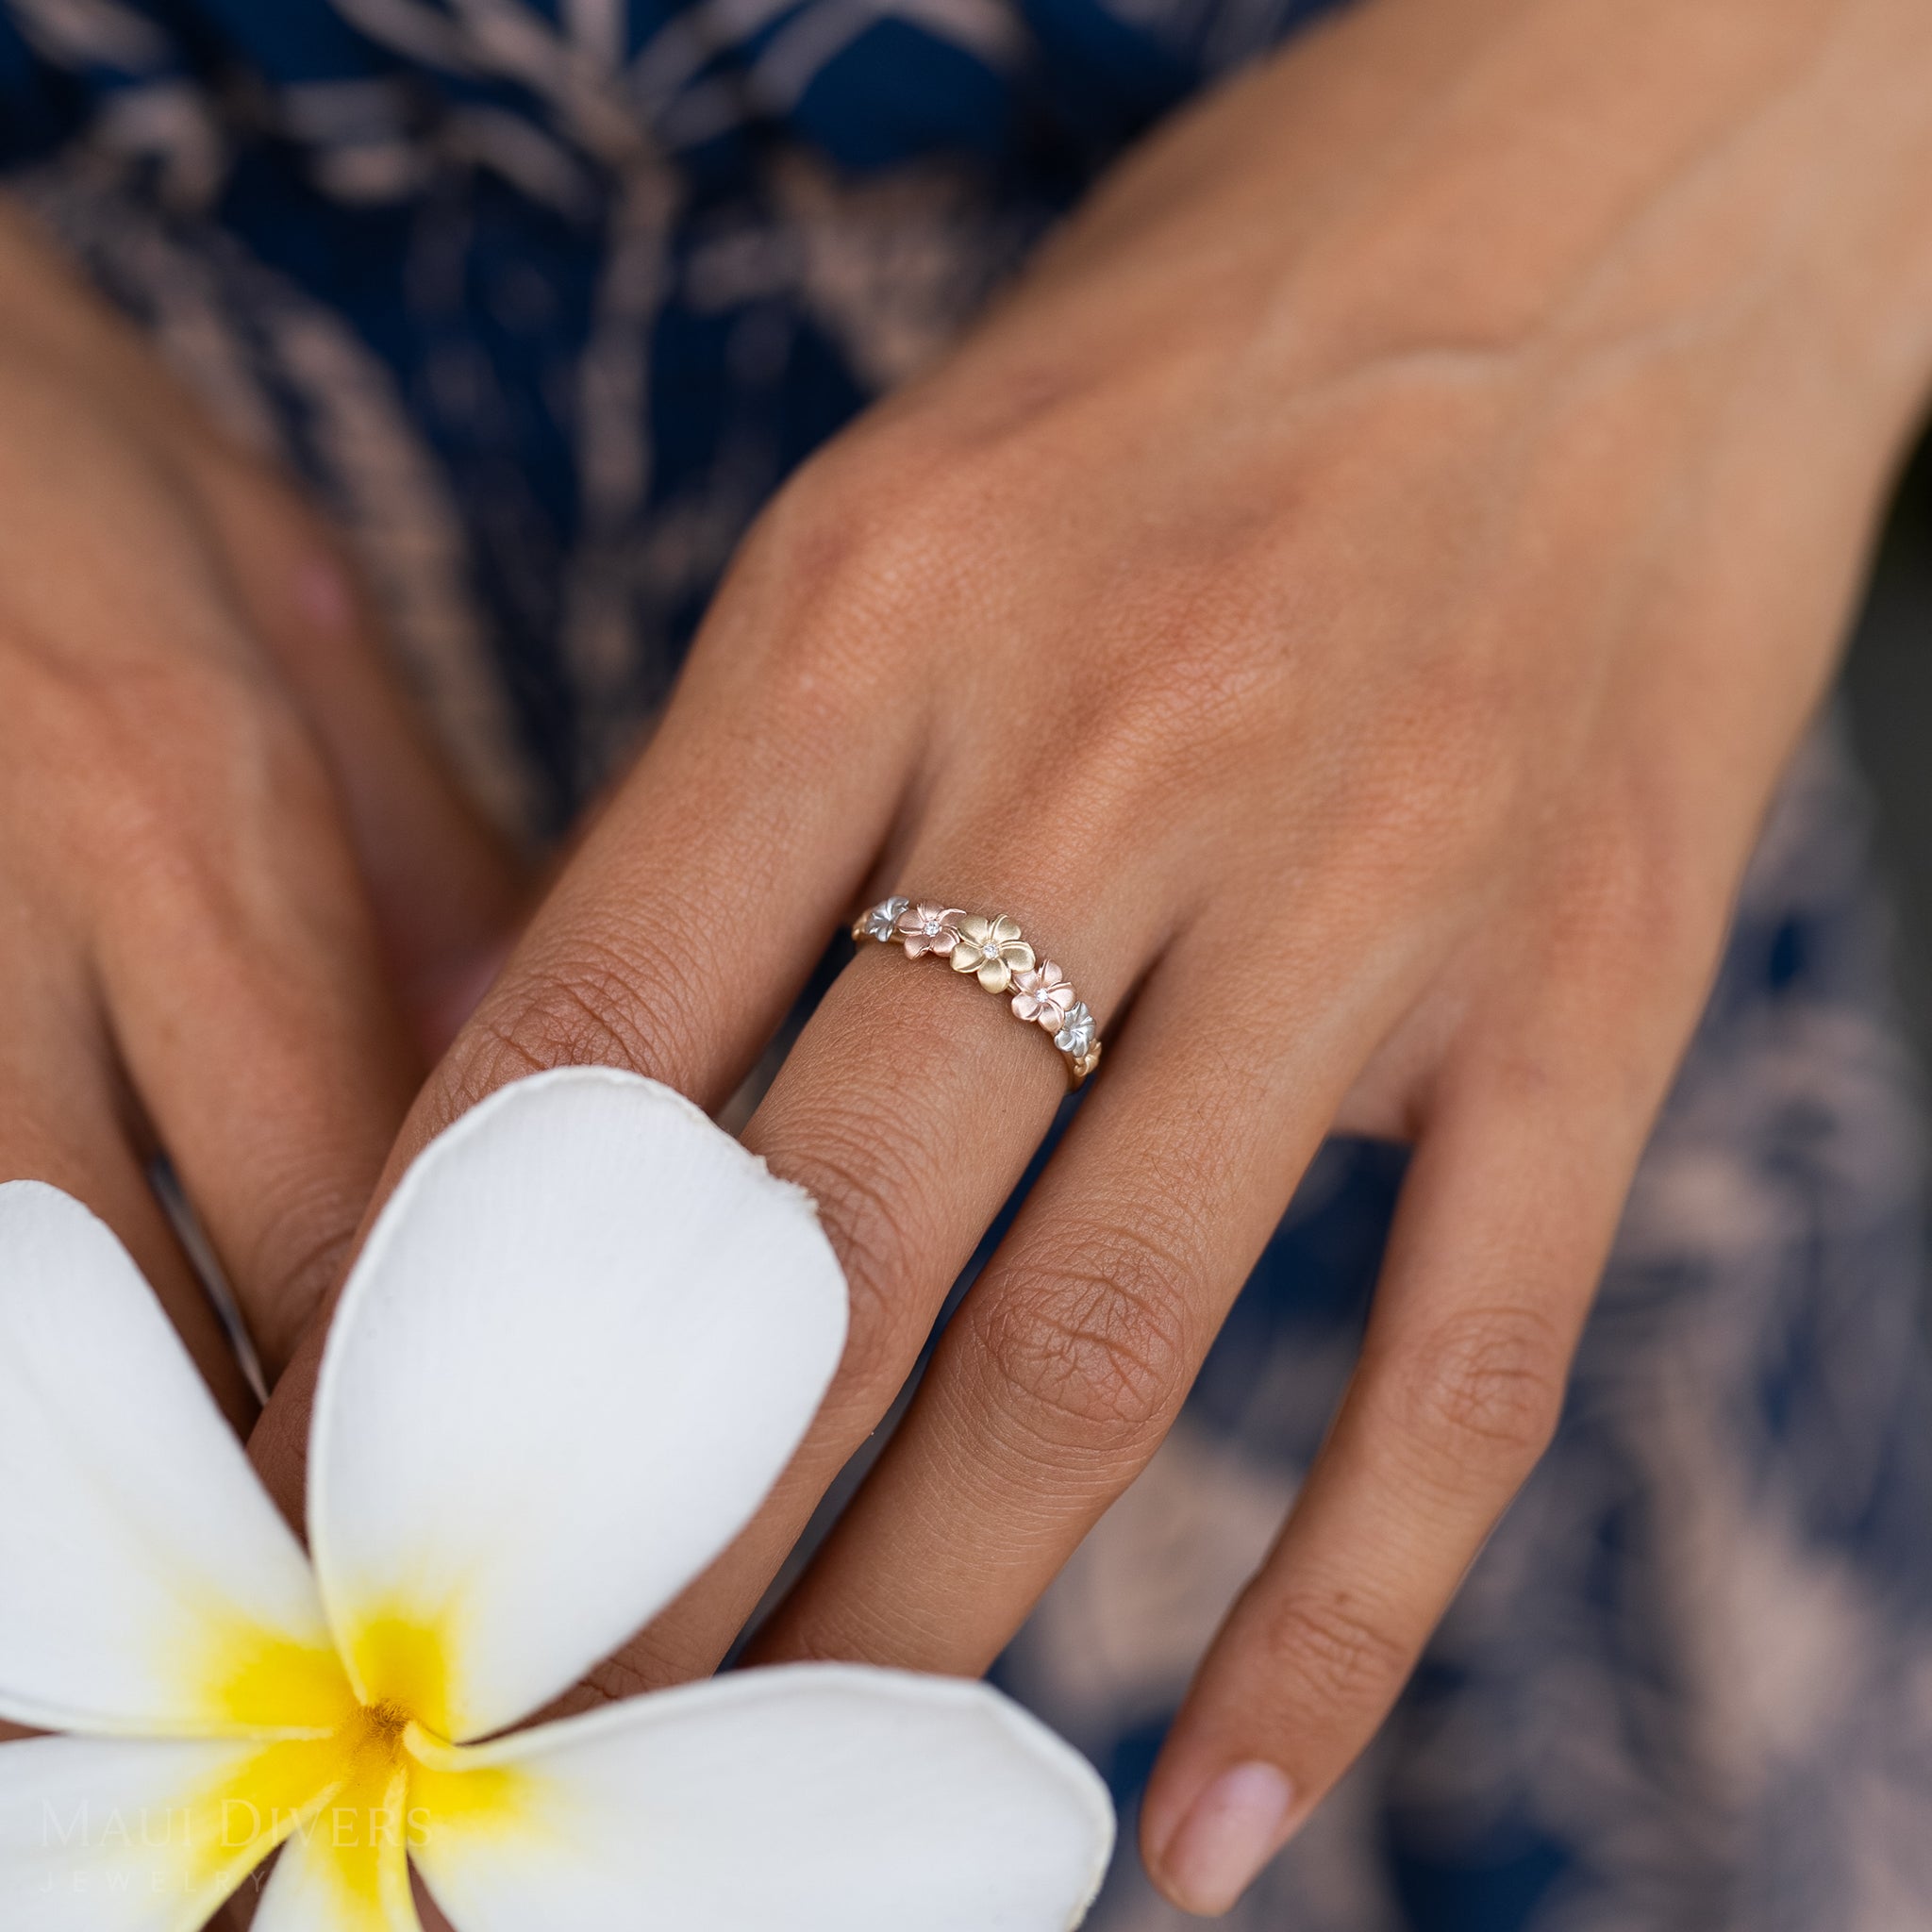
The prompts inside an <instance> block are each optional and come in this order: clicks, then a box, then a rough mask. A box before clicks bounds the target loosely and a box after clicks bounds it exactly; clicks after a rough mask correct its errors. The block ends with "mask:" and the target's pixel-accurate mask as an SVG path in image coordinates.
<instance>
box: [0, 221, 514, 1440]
mask: <svg viewBox="0 0 1932 1932" xmlns="http://www.w3.org/2000/svg"><path fill="white" fill-rule="evenodd" d="M0 290H4V291H5V295H4V298H0V915H4V918H0V1088H4V1091H5V1092H6V1094H7V1107H6V1109H5V1116H4V1119H0V1173H4V1174H8V1176H35V1177H39V1178H42V1179H46V1180H49V1181H53V1182H55V1183H57V1184H58V1185H59V1186H60V1187H63V1188H66V1189H67V1190H69V1191H71V1192H73V1193H75V1194H76V1195H78V1196H79V1197H80V1198H81V1199H82V1200H84V1201H86V1202H87V1203H88V1204H89V1205H90V1206H91V1207H92V1208H95V1209H96V1211H98V1212H99V1213H100V1214H102V1215H103V1216H104V1217H105V1218H106V1219H107V1220H108V1222H109V1223H111V1224H112V1225H113V1226H114V1228H115V1230H116V1232H117V1233H118V1234H119V1235H120V1236H121V1238H122V1239H123V1240H124V1241H125V1242H126V1243H127V1245H128V1246H129V1248H130V1249H132V1251H133V1253H134V1255H135V1257H136V1259H137V1261H138V1262H139V1263H140V1265H141V1267H142V1270H143V1272H144V1273H145V1274H146V1275H147V1277H148V1279H149V1280H150V1281H152V1282H154V1283H155V1284H156V1285H157V1287H158V1290H159V1291H160V1293H161V1295H162V1297H163V1299H164V1300H165V1301H166V1303H167V1305H168V1307H169V1310H170V1312H171V1314H172V1315H173V1317H174V1319H175V1323H176V1324H177V1325H178V1326H179V1327H180V1328H181V1330H182V1331H183V1333H184V1335H185V1336H186V1338H187V1339H188V1340H189V1341H190V1342H191V1344H192V1347H193V1348H194V1351H195V1354H196V1356H197V1358H198V1359H199V1361H200V1362H201V1365H202V1368H203V1371H204V1373H205V1374H207V1375H208V1378H209V1381H210V1383H211V1385H212V1386H213V1387H214V1389H215V1391H216V1393H217V1394H218V1396H219V1397H220V1398H221V1400H222V1401H223V1403H224V1405H225V1407H226V1408H227V1409H228V1411H229V1413H230V1415H231V1416H233V1417H234V1418H235V1420H236V1421H237V1423H238V1424H242V1423H244V1422H245V1421H246V1420H248V1419H250V1417H251V1415H252V1408H253V1405H252V1403H251V1401H250V1399H249V1397H248V1394H247V1391H246V1388H245V1386H244V1384H243V1383H242V1378H241V1375H240V1372H239V1371H238V1369H237V1367H236V1365H235V1363H234V1360H233V1358H232V1357H231V1355H230V1354H229V1351H228V1349H227V1347H226V1343H225V1339H224V1337H223V1336H222V1334H221V1332H220V1329H219V1326H218V1324H217V1323H216V1321H215V1319H214V1316H213V1312H212V1310H211V1309H210V1308H209V1307H208V1303H207V1300H206V1298H205V1296H204V1295H203V1294H202V1292H201V1291H200V1288H199V1286H198V1284H197V1283H196V1281H195V1278H194V1276H193V1274H192V1272H191V1270H190V1268H189V1266H188V1264H187V1262H186V1259H185V1258H184V1257H183V1256H182V1254H181V1253H180V1251H179V1249H178V1246H177V1244H176V1242H175V1238H174V1235H173V1233H172V1231H171V1229H170V1227H169V1225H168V1223H167V1221H166V1219H165V1218H164V1216H163V1214H162V1212H161V1210H160V1208H158V1205H157V1203H156V1200H155V1198H154V1196H153V1194H152V1192H151V1191H150V1189H149V1187H148V1183H147V1178H146V1167H147V1163H148V1161H149V1159H150V1158H151V1157H152V1156H153V1154H154V1153H155V1152H156V1151H158V1150H159V1149H165V1151H166V1152H167V1154H168V1156H169V1158H171V1159H172V1161H173V1162H174V1165H175V1169H176V1171H177V1173H178V1174H179V1177H180V1179H181V1181H182V1183H183V1185H184V1187H185V1189H186V1191H187V1193H188V1195H189V1196H190V1198H191V1199H192V1203H193V1204H194V1206H195V1208H197V1209H198V1210H199V1214H200V1217H201V1219H202V1220H203V1222H204V1223H205V1224H206V1227H207V1230H208V1234H209V1235H210V1237H211V1239H212V1241H213V1242H214V1245H215V1247H216V1249H217V1250H218V1252H219V1254H220V1257H221V1258H222V1260H223V1262H224V1263H225V1269H226V1272H227V1274H229V1276H230V1278H231V1280H232V1282H233V1285H234V1287H235V1290H236V1292H237V1295H238V1298H239V1300H240V1303H241V1305H242V1310H243V1312H244V1314H245V1316H246V1317H247V1319H248V1322H249V1324H250V1327H251V1329H252V1331H253V1334H254V1338H255V1340H256V1341H257V1343H258V1347H259V1350H260V1353H261V1355H262V1357H263V1358H264V1361H265V1363H266V1366H267V1368H268V1371H269V1373H270V1374H275V1373H276V1372H277V1371H278V1370H279V1369H280V1367H281V1366H282V1364H283V1363H284V1362H285V1361H286V1359H287V1357H288V1354H289V1351H290V1349H291V1346H292V1344H293V1341H294V1339H295V1337H296V1336H297V1335H298V1334H299V1333H300V1331H301V1329H302V1327H303V1326H304V1324H306V1323H307V1321H308V1318H309V1316H310V1314H311V1313H312V1312H313V1306H314V1303H315V1300H316V1298H317V1296H318V1295H319V1294H320V1293H321V1291H323V1289H324V1288H325V1286H326V1285H327V1283H328V1281H329V1279H330V1278H331V1276H332V1274H334V1272H335V1271H336V1269H337V1266H338V1264H339V1261H340V1258H341V1254H342V1252H343V1250H344V1248H345V1247H346V1245H347V1243H348V1242H349V1241H350V1240H351V1238H352V1237H353V1235H354V1233H355V1229H356V1226H357V1224H358V1221H359V1220H360V1218H361V1214H362V1210H363V1208H364V1207H365V1206H366V1204H367V1200H368V1196H369V1191H370V1189H371V1187H372V1185H373V1183H374V1181H375V1177H376V1174H378V1172H379V1171H380V1169H381V1166H382V1161H383V1158H384V1156H385V1154H386V1153H387V1151H388V1147H389V1143H390V1141H391V1139H392V1138H393V1136H394V1133H395V1130H396V1127H397V1125H398V1124H399V1123H400V1122H401V1120H402V1117H403V1114H404V1112H405V1110H406V1109H407V1108H408V1103H409V1100H410V1098H411V1096H412V1095H413V1093H414V1091H415V1089H416V1086H417V1084H418V1082H419V1079H420V1073H421V1068H422V1067H423V1065H424V1064H425V1055H426V1054H433V1053H434V1052H435V1051H438V1050H440V1048H441V1045H442V1044H444V1043H445V1042H446V1041H447V1037H448V1034H449V1033H450V1031H452V1030H453V1029H454V1024H455V1021H456V1018H457V1017H459V1016H458V1015H457V1014H456V1013H454V1011H453V1010H452V1002H454V1001H458V1000H460V999H461V998H462V997H463V996H464V993H465V991H474V990H475V986H474V982H475V979H476V976H477V974H478V973H479V972H484V973H487V970H488V966H489V964H491V963H493V960H494V958H495V957H496V954H497V952H498V950H499V949H500V948H501V947H502V945H503V944H504V935H505V931H506V926H507V922H508V918H509V916H510V912H511V910H512V908H513V904H514V900H513V893H512V881H511V878H510V874H509V872H508V868H507V866H506V864H505V862H504V860H503V858H501V857H500V856H499V854H498V853H497V852H496V850H495V848H494V846H493V844H492V842H491V840H490V839H489V837H488V836H487V835H486V834H485V833H484V832H483V830H482V829H481V828H480V826H479V825H478V824H476V822H475V820H474V819H473V818H472V816H471V815H470V813H469V812H468V811H467V809H466V808H464V807H463V806H462V805H461V804H460V803H459V801H458V796H457V794H456V792H455V791H453V790H452V789H451V787H450V785H449V783H448V782H447V780H446V779H445V778H444V777H443V776H442V774H441V772H440V771H439V769H438V767H437V765H436V763H435V761H434V759H433V758H432V756H431V754H430V752H429V751H428V749H427V746H426V743H425V740H424V738H423V736H422V733H421V731H420V729H419V727H417V725H416V724H414V723H413V722H412V721H411V719H410V718H409V715H408V711H407V709H406V708H405V707H404V705H403V704H402V702H401V700H400V698H399V697H398V695H397V693H396V692H395V691H394V690H392V689H391V684H390V681H389V678H388V675H387V674H386V672H385V670H384V668H383V666H382V663H381V660H380V658H379V656H378V653H377V649H376V646H375V640H374V637H373V634H372V631H371V627H370V625H369V622H368V619H367V615H366V613H365V612H364V611H363V610H362V609H361V608H360V607H359V605H358V602H357V600H356V597H355V592H354V590H353V587H352V585H351V582H350V579H349V576H348V574H347V572H346V570H345V568H344V566H343V564H342V562H341V558H339V557H338V556H337V555H336V553H335V551H334V549H333V547H332V544H331V542H330V540H329V539H328V538H327V536H326V535H325V532H324V531H323V529H322V528H321V526H320V525H319V524H318V523H317V522H316V521H315V520H314V519H313V518H312V517H311V516H310V515H309V514H308V512H307V511H306V510H305V509H304V508H302V507H301V506H300V505H299V504H298V503H297V502H296V501H295V499H294V497H293V495H292V494H291V491H289V489H288V488H287V487H286V486H285V485H283V484H282V483H281V482H280V481H278V480H277V479H276V478H275V477H273V476H271V475H267V474H265V473H264V471H263V470H262V469H261V467H260V466H259V465H258V464H257V463H255V462H254V461H252V460H250V459H248V458H244V457H242V455H240V454H239V453H237V452H236V451H235V450H233V449H231V448H229V447H228V446H227V445H226V444H225V442H224V441H222V440H221V439H220V438H219V437H218V436H217V435H216V434H215V433H214V432H213V430H212V429H211V428H210V427H209V426H208V425H206V424H204V422H203V421H202V419H201V418H200V416H199V414H198V412H197V411H196V410H195V409H194V408H193V407H192V405H191V403H190V402H189V400H188V399H187V398H186V397H185V396H183V395H181V394H180V393H179V392H178V391H176V390H175V387H174V385H173V384H172V383H171V382H170V381H169V379H168V377H167V376H166V375H165V373H164V372H163V371H162V370H160V369H159V368H158V366H157V365H156V364H155V363H154V362H153V361H152V358H150V356H149V355H148V353H147V351H146V350H145V349H144V348H143V347H142V345H141V344H140V343H139V342H137V341H135V340H134V339H133V338H132V337H131V336H130V335H128V334H127V333H126V332H125V330H124V329H123V328H122V327H121V326H120V325H118V324H117V323H116V322H115V321H114V320H113V319H112V318H110V317H109V316H108V313H107V312H106V311H105V310H104V309H103V308H101V307H100V306H99V305H98V304H97V303H96V302H95V301H94V300H93V299H92V297H91V296H90V295H89V294H87V293H86V292H85V291H82V290H81V289H80V288H79V287H77V286H76V285H75V284H74V283H73V282H72V281H71V280H70V279H69V278H68V277H67V275H65V274H64V273H63V271H62V270H61V268H60V267H59V265H58V263H57V262H56V260H55V259H54V258H52V257H51V255H49V254H48V253H47V252H46V250H45V249H44V247H43V246H42V243H41V242H39V241H38V240H37V238H36V237H35V236H34V234H33V233H32V231H31V230H30V228H29V226H28V225H27V224H26V223H25V221H24V220H23V219H21V218H20V217H18V216H17V215H15V214H14V213H12V212H11V211H10V210H8V209H7V208H5V207H4V206H0ZM466 981H467V982H469V983H470V984H469V985H468V986H467V987H466Z"/></svg>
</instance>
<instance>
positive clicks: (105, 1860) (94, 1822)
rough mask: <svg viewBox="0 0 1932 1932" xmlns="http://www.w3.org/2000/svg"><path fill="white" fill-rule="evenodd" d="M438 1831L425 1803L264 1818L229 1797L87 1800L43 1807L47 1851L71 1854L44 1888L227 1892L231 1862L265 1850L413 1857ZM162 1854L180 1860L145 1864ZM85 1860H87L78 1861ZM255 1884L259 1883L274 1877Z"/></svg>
mask: <svg viewBox="0 0 1932 1932" xmlns="http://www.w3.org/2000/svg"><path fill="white" fill-rule="evenodd" d="M431 1833H432V1824H431V1818H430V1813H429V1812H428V1810H427V1809H426V1808H425V1807H423V1806H420V1805H419V1806H415V1807H411V1808H410V1809H409V1810H408V1811H407V1812H402V1811H396V1810H393V1809H390V1808H388V1807H383V1806H374V1807H364V1806H360V1805H326V1806H324V1807H323V1808H322V1809H321V1810H319V1811H312V1812H311V1811H291V1810H284V1809H282V1808H281V1807H268V1808H267V1809H266V1810H264V1808H263V1807H261V1806H259V1805H258V1804H256V1803H255V1801H254V1800H253V1799H250V1798H224V1799H223V1800H221V1802H220V1803H219V1804H218V1805H211V1806H208V1807H190V1806H171V1807H166V1808H155V1807H148V1806H144V1805H143V1806H138V1807H132V1808H125V1809H124V1808H122V1807H118V1806H117V1807H111V1808H108V1809H105V1810H103V1809H101V1808H98V1807H96V1806H95V1805H94V1804H93V1802H92V1800H91V1799H88V1800H83V1801H82V1802H81V1803H80V1804H79V1805H77V1806H75V1807H74V1809H73V1810H71V1811H68V1810H64V1809H63V1808H62V1807H59V1806H57V1805H55V1804H54V1803H53V1802H52V1801H50V1800H43V1801H42V1806H41V1847H42V1850H43V1851H46V1852H64V1853H66V1854H68V1855H69V1856H68V1858H67V1859H65V1860H55V1859H51V1858H50V1859H49V1860H48V1861H47V1869H48V1876H47V1878H46V1879H45V1880H44V1881H43V1882H42V1884H41V1885H40V1886H39V1887H38V1888H36V1889H37V1890H39V1891H41V1892H42V1893H47V1892H52V1891H56V1890H58V1891H61V1892H89V1891H94V1892H99V1893H101V1894H103V1895H106V1894H109V1893H123V1892H127V1891H130V1890H133V1889H134V1888H135V1887H136V1885H137V1884H139V1885H140V1887H141V1889H142V1890H143V1891H146V1892H150V1893H161V1894H166V1893H169V1892H174V1891H186V1892H191V1893H192V1892H196V1891H200V1890H221V1891H223V1892H226V1891H227V1890H231V1889H232V1885H233V1876H232V1861H233V1860H234V1859H235V1858H236V1857H240V1856H244V1855H250V1856H254V1857H259V1856H260V1851H261V1848H262V1847H263V1846H265V1845H283V1844H295V1845H300V1846H304V1847H306V1846H308V1845H312V1844H322V1845H326V1846H329V1847H331V1848H332V1849H334V1850H336V1851H339V1852H357V1851H382V1850H398V1849H402V1848H404V1847H408V1848H412V1849H414V1848H420V1847H422V1846H424V1845H426V1844H427V1843H428V1842H429V1840H430V1837H431ZM156 1852H164V1853H168V1854H170V1855H171V1856H170V1857H166V1858H163V1859H161V1860H156V1859H154V1858H153V1857H152V1856H149V1857H139V1856H137V1855H138V1854H142V1853H145V1854H149V1855H152V1854H153V1853H156ZM76 1853H79V1854H82V1855H83V1856H82V1857H77V1858H76V1857H74V1856H73V1855H74V1854H76ZM86 1855H92V1856H86ZM63 1865H64V1866H65V1870H64V1871H63V1870H62V1869H61V1868H62V1866H63ZM224 1874H227V1875H226V1882H222V1881H223V1875H224ZM255 1876H256V1881H257V1883H258V1884H259V1883H260V1882H261V1881H262V1880H263V1879H265V1878H266V1876H267V1874H266V1873H265V1872H258V1873H257V1874H255Z"/></svg>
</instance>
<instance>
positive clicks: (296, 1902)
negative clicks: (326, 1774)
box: [254, 1770, 422, 1932]
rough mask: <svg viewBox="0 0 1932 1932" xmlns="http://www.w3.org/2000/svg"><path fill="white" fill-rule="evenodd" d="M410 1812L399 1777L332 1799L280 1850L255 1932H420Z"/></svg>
mask: <svg viewBox="0 0 1932 1932" xmlns="http://www.w3.org/2000/svg"><path fill="white" fill-rule="evenodd" d="M408 1813H409V1805H408V1774H407V1772H404V1771H401V1770H397V1771H396V1772H394V1773H393V1774H391V1775H389V1776H387V1777H384V1778H382V1779H381V1780H380V1781H378V1782H375V1783H371V1782H369V1781H367V1780H358V1781H356V1782H354V1783H352V1784H351V1785H349V1786H347V1787H345V1788H344V1789H343V1790H340V1791H337V1792H336V1793H334V1795H333V1796H332V1797H331V1798H330V1800H329V1802H328V1803H327V1804H326V1805H325V1806H324V1807H322V1809H321V1810H319V1811H317V1812H316V1813H315V1814H314V1816H313V1817H312V1818H310V1819H308V1820H307V1821H306V1822H305V1823H304V1824H303V1825H302V1826H301V1828H300V1829H298V1830H296V1831H293V1832H291V1834H290V1836H289V1840H288V1842H287V1843H286V1844H284V1845H283V1847H282V1855H281V1857H279V1858H278V1859H277V1860H276V1861H275V1875H274V1876H273V1877H271V1878H270V1880H269V1882H268V1889H267V1890H265V1891H264V1892H263V1893H262V1898H261V1909H260V1910H259V1911H258V1912H257V1913H256V1915H255V1926H254V1932H422V1922H421V1920H419V1919H418V1918H417V1916H416V1905H415V1901H414V1899H413V1898H412V1897H411V1896H410V1892H409V1855H408V1838H409V1817H408Z"/></svg>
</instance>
